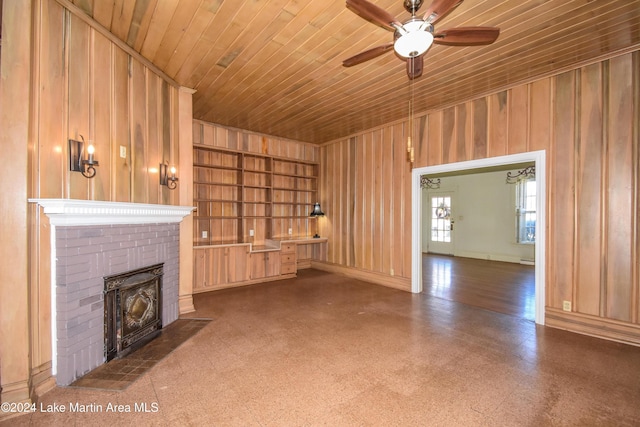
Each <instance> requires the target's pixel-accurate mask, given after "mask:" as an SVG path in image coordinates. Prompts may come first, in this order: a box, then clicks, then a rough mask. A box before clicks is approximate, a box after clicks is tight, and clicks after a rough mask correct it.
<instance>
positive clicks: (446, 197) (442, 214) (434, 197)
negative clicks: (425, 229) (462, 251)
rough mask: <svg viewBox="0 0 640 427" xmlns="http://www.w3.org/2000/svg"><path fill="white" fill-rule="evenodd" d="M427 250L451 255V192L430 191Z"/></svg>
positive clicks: (452, 222)
mask: <svg viewBox="0 0 640 427" xmlns="http://www.w3.org/2000/svg"><path fill="white" fill-rule="evenodd" d="M429 198H430V199H431V200H430V201H431V203H430V212H429V214H430V227H429V229H430V236H429V252H432V253H437V254H447V255H453V224H454V221H453V220H452V219H453V217H452V216H451V205H452V203H451V202H452V194H451V193H438V194H434V193H431V194H430V195H429Z"/></svg>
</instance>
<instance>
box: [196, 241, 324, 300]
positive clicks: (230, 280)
mask: <svg viewBox="0 0 640 427" xmlns="http://www.w3.org/2000/svg"><path fill="white" fill-rule="evenodd" d="M327 241H328V239H327V238H326V237H321V238H312V237H303V238H295V237H294V238H289V239H266V240H265V241H264V244H260V245H254V244H253V243H235V244H225V245H208V246H195V247H194V248H193V252H194V264H193V267H194V274H193V279H194V283H193V292H194V293H198V292H207V291H212V290H215V289H224V288H230V287H235V286H244V285H250V284H254V283H262V282H268V281H272V280H280V279H287V278H291V277H295V276H296V273H297V271H298V269H303V268H309V267H311V260H312V259H315V260H320V261H324V260H326V252H327Z"/></svg>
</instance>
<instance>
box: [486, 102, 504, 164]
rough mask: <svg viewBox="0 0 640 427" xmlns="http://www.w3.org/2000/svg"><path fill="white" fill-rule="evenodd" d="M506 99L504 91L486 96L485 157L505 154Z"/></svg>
mask: <svg viewBox="0 0 640 427" xmlns="http://www.w3.org/2000/svg"><path fill="white" fill-rule="evenodd" d="M508 99H509V92H508V91H506V90H504V91H502V92H498V93H495V94H493V95H489V96H487V103H488V107H487V108H488V112H487V115H488V117H487V121H488V124H487V126H488V130H487V132H488V141H487V144H488V147H487V157H497V156H504V155H505V154H507V142H508V139H509V114H508V111H509V107H508Z"/></svg>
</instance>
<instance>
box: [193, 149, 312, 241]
mask: <svg viewBox="0 0 640 427" xmlns="http://www.w3.org/2000/svg"><path fill="white" fill-rule="evenodd" d="M193 158H194V163H193V169H194V170H193V177H194V181H193V182H194V204H195V207H196V212H195V215H194V245H195V246H203V245H204V246H206V245H216V244H230V243H231V244H234V243H249V242H251V243H253V244H255V245H260V244H262V243H263V242H265V241H266V240H267V239H280V238H286V237H287V236H288V235H289V234H290V233H292V234H294V235H300V236H307V235H308V236H311V235H313V234H314V232H315V228H316V224H315V221H316V219H314V218H310V217H309V212H311V210H312V208H313V204H314V203H316V202H317V180H318V164H317V163H316V162H309V161H303V160H295V159H288V158H281V157H277V156H270V155H266V154H256V153H247V152H242V151H235V150H228V149H222V148H213V147H209V146H199V145H195V146H194V156H193ZM218 242H225V243H218Z"/></svg>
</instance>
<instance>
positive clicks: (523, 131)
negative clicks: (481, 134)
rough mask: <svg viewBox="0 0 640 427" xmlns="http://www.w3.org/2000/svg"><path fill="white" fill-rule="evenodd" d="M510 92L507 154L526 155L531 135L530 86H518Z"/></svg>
mask: <svg viewBox="0 0 640 427" xmlns="http://www.w3.org/2000/svg"><path fill="white" fill-rule="evenodd" d="M509 92H510V97H509V138H508V140H507V154H515V153H524V152H526V151H527V137H528V135H529V85H521V86H516V87H514V88H512V89H510V90H509Z"/></svg>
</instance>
